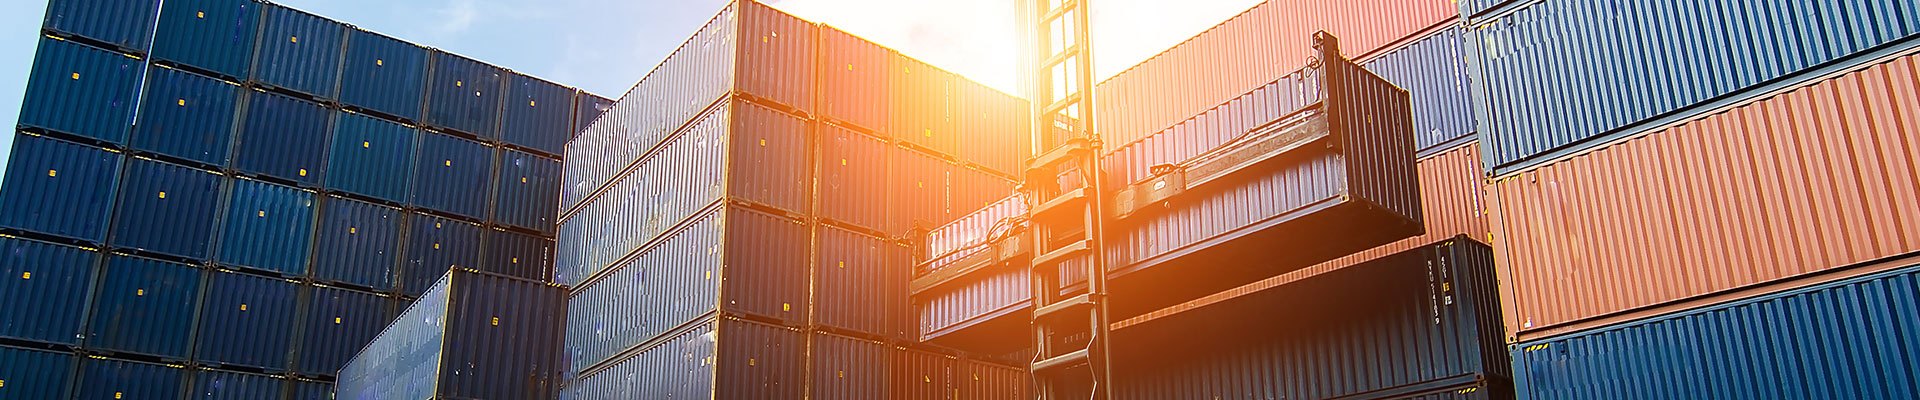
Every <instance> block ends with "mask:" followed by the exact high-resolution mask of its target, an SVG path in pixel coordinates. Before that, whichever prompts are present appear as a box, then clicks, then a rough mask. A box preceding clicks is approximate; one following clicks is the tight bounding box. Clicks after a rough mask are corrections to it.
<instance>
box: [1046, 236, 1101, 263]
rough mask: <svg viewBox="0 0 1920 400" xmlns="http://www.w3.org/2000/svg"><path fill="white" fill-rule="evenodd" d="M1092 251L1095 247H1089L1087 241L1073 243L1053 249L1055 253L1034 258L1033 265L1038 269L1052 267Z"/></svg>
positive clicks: (1050, 252) (1051, 252)
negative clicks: (1069, 258) (1045, 266)
mask: <svg viewBox="0 0 1920 400" xmlns="http://www.w3.org/2000/svg"><path fill="white" fill-rule="evenodd" d="M1092 249H1093V247H1092V246H1089V245H1088V244H1087V241H1085V240H1082V241H1078V242H1073V244H1069V245H1066V246H1063V247H1061V248H1058V249H1053V251H1049V252H1046V253H1045V254H1041V255H1038V256H1034V257H1033V265H1034V266H1036V267H1038V266H1042V265H1052V264H1055V263H1059V262H1061V261H1066V259H1067V258H1068V257H1073V256H1075V255H1078V254H1080V253H1082V252H1086V251H1087V250H1092Z"/></svg>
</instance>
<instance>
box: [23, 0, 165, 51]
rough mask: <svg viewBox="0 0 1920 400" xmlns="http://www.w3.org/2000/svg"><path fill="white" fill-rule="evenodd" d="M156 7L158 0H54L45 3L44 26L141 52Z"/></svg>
mask: <svg viewBox="0 0 1920 400" xmlns="http://www.w3.org/2000/svg"><path fill="white" fill-rule="evenodd" d="M159 11H160V1H159V0H133V1H108V0H53V1H51V2H48V3H47V19H46V21H45V25H43V27H45V28H46V29H50V30H53V31H56V32H62V33H67V34H73V35H79V36H81V37H85V38H87V39H91V40H95V41H99V42H102V43H107V44H111V45H113V46H117V47H119V49H117V50H123V51H132V52H135V53H144V52H146V51H147V47H148V44H149V43H151V42H150V40H151V39H152V35H153V18H154V13H156V12H159Z"/></svg>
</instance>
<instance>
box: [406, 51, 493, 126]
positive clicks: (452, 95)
mask: <svg viewBox="0 0 1920 400" xmlns="http://www.w3.org/2000/svg"><path fill="white" fill-rule="evenodd" d="M429 59H430V60H431V63H432V64H431V65H430V66H429V67H428V68H427V70H428V71H431V79H430V80H429V81H428V83H427V115H426V118H425V119H424V122H425V123H426V124H427V125H432V126H434V127H438V128H443V129H447V130H452V131H457V132H461V133H465V134H468V135H472V136H475V137H478V138H481V139H489V140H491V139H495V138H498V137H499V136H500V135H499V130H500V116H501V114H503V113H502V112H501V107H502V106H503V105H504V104H505V101H506V98H507V96H506V93H504V91H505V90H506V79H507V76H506V74H507V72H506V70H503V69H500V67H495V66H492V65H487V64H485V63H481V62H479V61H474V60H472V59H469V58H465V57H460V56H456V55H452V54H447V53H444V52H439V51H435V52H433V55H432V56H431V57H429Z"/></svg>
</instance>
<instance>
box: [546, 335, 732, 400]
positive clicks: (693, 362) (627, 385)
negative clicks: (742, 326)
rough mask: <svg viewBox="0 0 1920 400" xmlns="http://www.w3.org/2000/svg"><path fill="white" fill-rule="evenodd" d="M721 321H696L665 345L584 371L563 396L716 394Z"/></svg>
mask: <svg viewBox="0 0 1920 400" xmlns="http://www.w3.org/2000/svg"><path fill="white" fill-rule="evenodd" d="M715 324H716V323H715V322H713V321H708V322H704V323H702V324H700V325H696V326H694V327H692V328H691V329H689V330H688V331H686V332H683V333H680V334H678V335H676V336H673V337H670V338H666V339H665V340H662V341H661V342H660V345H658V346H654V347H652V348H648V349H644V350H641V351H639V352H637V353H633V354H632V355H629V356H627V357H626V358H622V359H619V360H618V361H614V362H613V363H611V364H609V365H608V366H606V367H604V368H601V369H599V370H597V371H593V372H590V373H585V374H581V375H579V379H575V380H574V381H573V382H572V384H571V385H570V386H568V387H567V389H566V391H565V392H563V393H561V394H560V398H561V399H569V400H571V399H580V400H585V399H634V398H645V397H659V398H674V399H689V400H696V399H707V400H711V399H713V398H714V393H713V389H714V384H715V381H714V373H715V366H714V364H713V363H711V362H702V360H711V359H712V358H713V357H714V353H715V348H716V347H718V346H717V344H716V343H715V338H717V337H718V336H717V333H716V332H715V330H714V327H715Z"/></svg>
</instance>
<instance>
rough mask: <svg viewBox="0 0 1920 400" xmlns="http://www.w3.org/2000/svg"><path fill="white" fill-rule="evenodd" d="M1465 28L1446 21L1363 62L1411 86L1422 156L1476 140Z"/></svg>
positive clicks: (1416, 141) (1415, 135) (1415, 144)
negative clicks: (1464, 38)
mask: <svg viewBox="0 0 1920 400" xmlns="http://www.w3.org/2000/svg"><path fill="white" fill-rule="evenodd" d="M1465 31H1466V28H1464V27H1461V26H1459V25H1452V24H1449V25H1445V26H1442V27H1441V28H1439V29H1437V30H1434V31H1432V32H1430V33H1426V34H1425V35H1423V36H1420V37H1418V38H1414V39H1412V42H1410V43H1407V44H1405V45H1402V46H1399V47H1395V48H1392V49H1388V50H1386V52H1385V53H1381V54H1379V55H1374V56H1370V57H1369V59H1368V60H1366V61H1365V62H1363V63H1362V64H1361V65H1362V66H1364V67H1366V69H1367V70H1368V71H1373V73H1374V74H1378V75H1380V78H1381V79H1385V80H1387V82H1392V83H1393V84H1394V85H1395V86H1399V87H1400V88H1402V89H1406V90H1407V92H1408V98H1409V99H1410V100H1411V103H1412V106H1413V109H1412V111H1413V148H1414V149H1416V150H1418V151H1419V152H1420V156H1426V155H1430V154H1434V153H1437V152H1439V151H1442V150H1446V149H1450V148H1453V147H1455V145H1458V144H1460V143H1463V142H1465V141H1468V140H1472V139H1473V137H1474V133H1475V132H1476V129H1475V125H1474V120H1473V93H1472V88H1471V86H1470V84H1469V81H1471V79H1469V78H1468V77H1467V60H1466V58H1467V56H1466V43H1465V42H1463V41H1462V36H1463V33H1464V32H1465Z"/></svg>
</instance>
